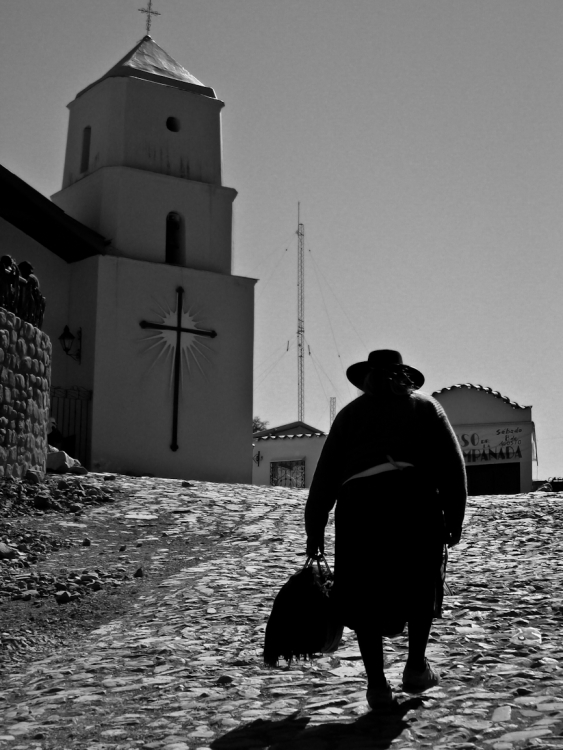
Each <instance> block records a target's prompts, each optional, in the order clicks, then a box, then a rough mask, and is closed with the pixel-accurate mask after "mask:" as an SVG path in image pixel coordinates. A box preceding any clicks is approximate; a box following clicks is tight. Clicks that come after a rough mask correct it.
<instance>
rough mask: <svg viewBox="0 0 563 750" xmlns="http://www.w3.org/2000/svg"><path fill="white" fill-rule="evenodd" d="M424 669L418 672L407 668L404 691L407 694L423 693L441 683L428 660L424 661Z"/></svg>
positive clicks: (404, 673) (405, 670) (404, 677)
mask: <svg viewBox="0 0 563 750" xmlns="http://www.w3.org/2000/svg"><path fill="white" fill-rule="evenodd" d="M424 665H425V666H424V669H423V671H422V672H417V671H415V670H414V669H411V668H410V667H408V666H406V667H405V669H404V672H403V690H404V691H405V692H406V693H422V692H423V691H424V690H428V689H429V688H432V687H436V685H439V683H440V677H439V675H438V674H437V673H436V672H434V670H433V669H432V667H431V666H430V664H429V662H428V659H424Z"/></svg>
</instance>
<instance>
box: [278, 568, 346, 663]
mask: <svg viewBox="0 0 563 750" xmlns="http://www.w3.org/2000/svg"><path fill="white" fill-rule="evenodd" d="M321 562H323V563H324V566H321ZM333 580H334V576H333V574H332V572H331V570H330V568H329V566H328V563H327V561H326V558H325V557H324V555H321V556H320V557H319V558H317V560H316V565H314V564H313V558H312V557H309V558H307V562H306V563H305V565H304V567H303V569H302V570H300V571H299V572H298V573H295V574H294V575H292V576H291V578H290V579H289V581H287V583H285V584H284V585H283V586H282V587H281V589H280V591H279V593H278V595H277V596H276V598H275V600H274V604H273V607H272V612H271V614H270V618H269V620H268V624H267V626H266V635H265V641H264V663H265V664H267V665H268V666H271V667H275V666H276V664H277V662H278V659H279V658H280V657H283V658H284V659H286V661H288V662H289V663H291V661H292V659H299V658H304V659H307V658H309V659H310V658H311V657H312V656H313V655H314V654H318V653H322V654H326V653H331V652H332V651H336V649H337V648H338V644H339V643H340V639H341V638H342V631H343V630H344V627H343V625H341V624H340V623H339V622H338V619H337V617H336V616H335V612H334V606H333V604H332V602H331V599H330V590H331V588H332V583H333Z"/></svg>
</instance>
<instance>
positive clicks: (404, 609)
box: [305, 349, 467, 708]
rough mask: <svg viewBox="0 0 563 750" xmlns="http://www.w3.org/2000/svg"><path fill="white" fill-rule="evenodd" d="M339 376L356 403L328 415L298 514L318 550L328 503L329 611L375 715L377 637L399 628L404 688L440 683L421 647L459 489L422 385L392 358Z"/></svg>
mask: <svg viewBox="0 0 563 750" xmlns="http://www.w3.org/2000/svg"><path fill="white" fill-rule="evenodd" d="M346 375H347V377H348V380H350V382H351V383H352V384H353V385H355V386H356V387H357V388H359V389H360V390H361V391H363V395H361V396H359V397H358V398H356V399H355V400H354V401H352V402H351V403H349V404H348V405H347V406H345V407H344V408H343V409H342V411H340V412H339V414H338V415H337V417H336V419H335V420H334V423H333V425H332V427H331V430H330V433H329V435H328V436H327V439H326V442H325V445H324V448H323V451H322V453H321V457H320V459H319V462H318V465H317V469H316V471H315V475H314V477H313V482H312V484H311V488H310V492H309V497H308V500H307V505H306V508H305V529H306V533H307V554H308V555H309V556H315V555H317V554H318V553H319V552H324V530H325V527H326V524H327V521H328V516H329V513H330V511H331V510H332V508H333V507H334V505H335V504H336V509H335V567H334V576H335V581H334V588H333V596H334V602H335V606H336V608H337V611H338V612H339V615H340V617H341V621H342V622H343V624H344V625H346V626H347V627H349V628H351V629H352V630H355V631H356V635H357V638H358V645H359V648H360V653H361V655H362V659H363V662H364V666H365V669H366V674H367V678H368V688H367V694H366V698H367V701H368V704H369V705H370V707H371V708H374V707H376V706H379V705H385V704H386V703H389V702H391V701H392V700H393V692H392V689H391V686H390V684H389V682H388V681H387V679H386V677H385V672H384V659H383V643H382V636H384V635H386V636H392V635H397V634H399V633H401V632H402V631H403V630H404V627H405V625H406V623H408V642H409V653H408V659H407V663H406V665H405V669H404V672H403V685H402V687H403V690H405V691H407V692H415V693H416V692H421V691H423V690H426V689H428V688H430V687H433V686H434V685H437V684H438V683H439V676H438V675H437V673H436V672H435V671H434V670H433V669H432V667H431V666H430V664H429V662H428V660H427V659H426V656H425V654H426V646H427V643H428V637H429V635H430V630H431V627H432V621H433V618H435V617H440V616H441V606H442V598H443V583H444V578H445V568H446V562H447V548H448V547H453V546H454V545H455V544H457V543H458V542H459V539H460V537H461V531H462V524H463V518H464V514H465V504H466V499H467V481H466V476H465V465H464V461H463V456H462V453H461V450H460V447H459V445H458V442H457V439H456V437H455V434H454V432H453V430H452V428H451V425H450V423H449V421H448V418H447V416H446V414H445V412H444V410H443V409H442V407H441V406H440V404H438V402H437V401H435V400H434V399H433V398H431V397H430V396H427V395H425V394H423V393H420V392H418V389H419V388H420V387H421V386H422V385H423V383H424V376H423V375H422V373H421V372H419V371H418V370H416V369H415V368H413V367H409V366H408V365H405V364H403V360H402V357H401V354H400V353H399V352H397V351H393V350H389V349H380V350H377V351H373V352H371V353H370V355H369V357H368V359H367V361H365V362H358V363H356V364H354V365H352V366H351V367H349V368H348V370H347V372H346Z"/></svg>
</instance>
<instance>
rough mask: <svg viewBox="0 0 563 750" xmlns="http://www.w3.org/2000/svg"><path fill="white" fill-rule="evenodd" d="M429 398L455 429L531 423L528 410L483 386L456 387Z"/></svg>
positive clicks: (453, 386) (448, 388)
mask: <svg viewBox="0 0 563 750" xmlns="http://www.w3.org/2000/svg"><path fill="white" fill-rule="evenodd" d="M432 396H433V397H434V398H435V399H436V401H438V402H439V403H440V404H441V405H442V407H443V408H444V410H445V412H446V414H447V415H448V418H449V420H450V422H451V423H452V424H456V425H468V424H495V423H503V422H530V421H531V419H532V407H531V406H522V405H521V404H518V403H516V401H511V399H509V398H507V397H506V396H503V395H502V394H501V393H499V391H495V390H493V389H492V388H489V387H486V386H484V385H477V384H474V383H458V384H457V385H451V386H449V387H447V388H442V389H441V390H439V391H435V392H434V393H433V394H432Z"/></svg>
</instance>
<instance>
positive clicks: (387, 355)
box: [346, 349, 424, 390]
mask: <svg viewBox="0 0 563 750" xmlns="http://www.w3.org/2000/svg"><path fill="white" fill-rule="evenodd" d="M372 370H378V371H380V372H382V373H384V374H385V373H389V374H396V373H405V374H406V375H408V376H409V378H410V379H411V380H412V383H413V385H414V386H415V388H417V389H418V388H421V387H422V385H423V383H424V375H423V374H422V373H421V372H420V371H419V370H415V368H414V367H409V365H405V364H403V358H402V357H401V353H400V352H396V351H394V350H393V349H376V351H374V352H370V354H369V357H368V358H367V361H366V362H356V364H355V365H350V367H349V368H348V369H347V370H346V377H347V378H348V380H349V381H350V382H351V383H352V385H355V386H356V388H360V390H362V389H363V387H364V380H365V378H366V375H367V374H368V373H369V372H371V371H372Z"/></svg>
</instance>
